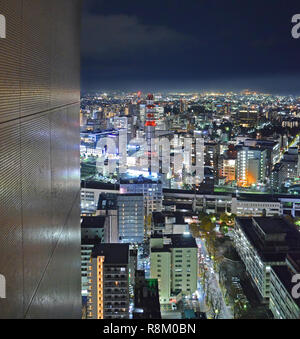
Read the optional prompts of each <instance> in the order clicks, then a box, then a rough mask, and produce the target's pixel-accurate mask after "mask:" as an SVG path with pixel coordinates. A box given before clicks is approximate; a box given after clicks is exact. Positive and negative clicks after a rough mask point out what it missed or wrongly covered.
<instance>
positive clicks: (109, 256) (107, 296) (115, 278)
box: [87, 244, 129, 319]
mask: <svg viewBox="0 0 300 339" xmlns="http://www.w3.org/2000/svg"><path fill="white" fill-rule="evenodd" d="M88 277H89V284H90V285H89V294H88V302H87V318H88V319H128V318H129V245H128V244H99V245H96V246H95V247H94V248H93V250H92V255H91V263H90V266H89V274H88Z"/></svg>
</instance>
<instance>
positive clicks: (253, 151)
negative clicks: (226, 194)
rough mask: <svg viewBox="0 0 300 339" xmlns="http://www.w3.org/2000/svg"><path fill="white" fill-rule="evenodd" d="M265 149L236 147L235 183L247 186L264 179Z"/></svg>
mask: <svg viewBox="0 0 300 339" xmlns="http://www.w3.org/2000/svg"><path fill="white" fill-rule="evenodd" d="M266 157H267V151H266V150H264V149H260V148H256V147H245V146H241V147H238V155H237V184H238V186H241V187H248V186H251V185H253V184H258V183H263V182H264V180H265V179H266V168H267V166H266V164H267V162H266Z"/></svg>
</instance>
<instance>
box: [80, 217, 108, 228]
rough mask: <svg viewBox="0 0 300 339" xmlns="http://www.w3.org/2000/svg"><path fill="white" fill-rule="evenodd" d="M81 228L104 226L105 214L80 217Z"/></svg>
mask: <svg viewBox="0 0 300 339" xmlns="http://www.w3.org/2000/svg"><path fill="white" fill-rule="evenodd" d="M81 220H82V221H81V228H104V223H105V216H97V217H81Z"/></svg>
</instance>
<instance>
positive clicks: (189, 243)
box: [151, 234, 198, 252]
mask: <svg viewBox="0 0 300 339" xmlns="http://www.w3.org/2000/svg"><path fill="white" fill-rule="evenodd" d="M151 238H156V239H159V238H166V239H170V243H168V244H164V246H163V247H162V248H155V247H154V248H151V251H152V252H168V251H169V250H170V249H171V248H198V246H197V243H196V240H195V239H194V238H193V237H192V236H190V235H184V234H169V235H164V236H163V235H161V234H154V235H152V236H151Z"/></svg>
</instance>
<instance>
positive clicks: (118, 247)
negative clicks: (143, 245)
mask: <svg viewBox="0 0 300 339" xmlns="http://www.w3.org/2000/svg"><path fill="white" fill-rule="evenodd" d="M92 257H93V258H96V257H105V260H104V263H105V264H113V265H127V264H128V261H129V244H97V245H95V247H94V248H93V251H92Z"/></svg>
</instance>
